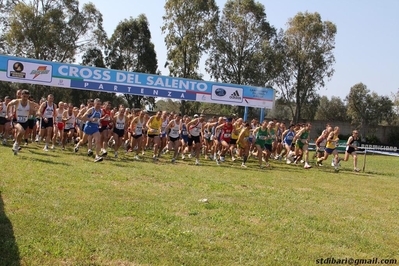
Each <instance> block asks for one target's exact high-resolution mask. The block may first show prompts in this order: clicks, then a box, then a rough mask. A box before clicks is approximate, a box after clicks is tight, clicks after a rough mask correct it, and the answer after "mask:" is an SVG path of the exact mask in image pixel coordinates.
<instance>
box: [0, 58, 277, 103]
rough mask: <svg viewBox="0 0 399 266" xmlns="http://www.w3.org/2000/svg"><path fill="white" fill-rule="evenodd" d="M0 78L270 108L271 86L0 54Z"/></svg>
mask: <svg viewBox="0 0 399 266" xmlns="http://www.w3.org/2000/svg"><path fill="white" fill-rule="evenodd" d="M0 80H3V81H9V82H20V83H31V84H41V85H47V86H56V87H64V88H72V89H83V90H92V91H100V92H110V93H123V94H134V95H142V96H151V97H163V98H172V99H179V100H190V101H200V102H208V103H219V104H230V105H238V106H248V107H259V108H267V109H272V108H273V104H274V98H275V91H274V90H273V89H272V88H261V87H252V86H243V85H236V84H224V83H217V82H209V81H202V80H192V79H183V78H174V77H167V76H159V75H150V74H143V73H136V72H127V71H119V70H112V69H104V68H97V67H89V66H81V65H75V64H65V63H58V62H48V61H42V60H35V59H28V58H19V57H12V56H5V55H0Z"/></svg>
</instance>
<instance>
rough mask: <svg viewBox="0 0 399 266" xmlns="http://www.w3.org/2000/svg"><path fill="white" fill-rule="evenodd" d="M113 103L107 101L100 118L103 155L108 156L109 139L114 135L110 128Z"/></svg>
mask: <svg viewBox="0 0 399 266" xmlns="http://www.w3.org/2000/svg"><path fill="white" fill-rule="evenodd" d="M111 109H112V108H111V103H110V102H109V101H106V102H105V103H104V106H103V108H102V116H101V118H100V123H101V127H100V135H101V143H102V145H101V152H102V156H107V148H108V139H109V138H110V137H111V136H112V131H111V130H110V123H111V121H112V115H111Z"/></svg>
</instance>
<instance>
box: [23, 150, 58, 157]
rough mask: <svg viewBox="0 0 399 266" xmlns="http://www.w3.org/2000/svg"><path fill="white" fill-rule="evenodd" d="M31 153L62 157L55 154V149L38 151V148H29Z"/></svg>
mask: <svg viewBox="0 0 399 266" xmlns="http://www.w3.org/2000/svg"><path fill="white" fill-rule="evenodd" d="M29 152H30V153H33V154H37V155H40V156H47V157H60V156H59V155H57V154H55V153H54V152H53V151H48V152H45V151H41V152H40V151H37V150H29Z"/></svg>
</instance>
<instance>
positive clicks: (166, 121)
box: [159, 111, 173, 154]
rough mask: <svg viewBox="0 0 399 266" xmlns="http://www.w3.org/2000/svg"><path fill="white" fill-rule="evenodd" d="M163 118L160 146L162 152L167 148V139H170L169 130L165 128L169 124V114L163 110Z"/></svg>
mask: <svg viewBox="0 0 399 266" xmlns="http://www.w3.org/2000/svg"><path fill="white" fill-rule="evenodd" d="M161 118H162V124H161V135H160V136H159V137H160V140H161V145H160V148H159V151H160V154H161V153H164V152H165V150H164V149H166V143H167V139H168V138H167V134H168V132H167V131H166V130H165V129H166V127H167V126H168V124H169V114H168V112H166V111H163V112H162V116H161ZM171 119H173V118H171Z"/></svg>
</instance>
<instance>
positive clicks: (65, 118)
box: [61, 103, 76, 150]
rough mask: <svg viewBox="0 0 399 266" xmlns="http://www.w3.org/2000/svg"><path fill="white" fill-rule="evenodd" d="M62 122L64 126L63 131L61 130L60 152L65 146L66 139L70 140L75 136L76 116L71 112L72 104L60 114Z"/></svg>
mask: <svg viewBox="0 0 399 266" xmlns="http://www.w3.org/2000/svg"><path fill="white" fill-rule="evenodd" d="M62 122H63V124H64V129H63V130H62V131H63V132H62V135H63V136H62V138H61V141H62V150H65V144H66V143H67V140H68V139H70V140H71V139H72V137H73V136H74V134H75V124H76V116H75V113H74V111H73V104H72V103H69V104H68V109H67V110H64V113H63V114H62Z"/></svg>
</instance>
